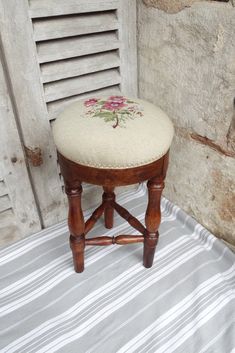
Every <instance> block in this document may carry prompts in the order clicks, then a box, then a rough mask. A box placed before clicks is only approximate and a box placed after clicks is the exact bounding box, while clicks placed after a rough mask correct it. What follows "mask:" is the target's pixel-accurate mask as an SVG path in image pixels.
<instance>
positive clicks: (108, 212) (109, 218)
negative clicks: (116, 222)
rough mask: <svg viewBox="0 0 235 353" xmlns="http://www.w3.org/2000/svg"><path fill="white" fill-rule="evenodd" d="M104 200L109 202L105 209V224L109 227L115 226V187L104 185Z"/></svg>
mask: <svg viewBox="0 0 235 353" xmlns="http://www.w3.org/2000/svg"><path fill="white" fill-rule="evenodd" d="M103 189H104V193H103V201H105V202H106V203H107V204H106V206H105V210H104V224H105V227H106V228H107V229H111V228H113V213H114V209H113V207H112V206H111V202H112V201H115V194H114V187H104V188H103Z"/></svg>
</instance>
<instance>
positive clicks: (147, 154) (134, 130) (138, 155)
mask: <svg viewBox="0 0 235 353" xmlns="http://www.w3.org/2000/svg"><path fill="white" fill-rule="evenodd" d="M173 133H174V129H173V125H172V123H171V121H170V119H169V118H168V116H167V115H166V114H165V113H164V112H163V111H162V110H161V109H160V108H158V107H156V106H154V105H153V104H151V103H148V102H146V101H143V100H140V99H136V98H135V99H132V98H127V97H123V96H110V97H102V98H91V99H87V100H82V101H77V102H75V103H73V104H71V105H69V106H67V107H66V108H65V110H64V111H63V112H62V113H60V114H59V116H58V117H57V119H56V121H55V122H54V123H53V135H54V140H55V144H56V147H57V150H58V151H59V152H60V153H61V154H62V155H63V156H65V157H66V158H67V159H69V160H71V161H73V162H75V163H78V164H81V165H84V166H89V167H95V168H103V169H126V168H132V167H138V166H142V165H145V164H149V163H151V162H154V161H155V160H158V159H159V158H161V157H162V156H164V155H165V154H166V153H167V151H168V149H169V148H170V145H171V142H172V138H173Z"/></svg>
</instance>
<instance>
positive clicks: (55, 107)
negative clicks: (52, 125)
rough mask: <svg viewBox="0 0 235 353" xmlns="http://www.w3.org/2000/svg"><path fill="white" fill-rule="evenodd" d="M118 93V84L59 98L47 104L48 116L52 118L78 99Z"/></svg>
mask: <svg viewBox="0 0 235 353" xmlns="http://www.w3.org/2000/svg"><path fill="white" fill-rule="evenodd" d="M118 94H120V87H119V85H115V86H111V87H107V88H102V89H98V90H95V91H92V92H88V93H83V94H80V95H77V96H73V97H68V98H64V99H60V100H57V101H54V102H50V103H48V104H47V107H48V112H49V118H50V120H53V119H55V118H56V117H57V115H58V114H59V112H60V111H62V110H63V109H64V108H65V107H66V106H67V105H68V104H71V103H73V102H75V101H77V100H79V99H86V98H91V97H100V96H107V95H118Z"/></svg>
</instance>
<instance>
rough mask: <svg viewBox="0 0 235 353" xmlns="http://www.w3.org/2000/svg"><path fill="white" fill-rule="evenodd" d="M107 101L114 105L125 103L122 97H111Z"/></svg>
mask: <svg viewBox="0 0 235 353" xmlns="http://www.w3.org/2000/svg"><path fill="white" fill-rule="evenodd" d="M108 100H109V101H112V102H115V103H124V102H125V101H126V98H125V97H123V96H111V97H109V99H108Z"/></svg>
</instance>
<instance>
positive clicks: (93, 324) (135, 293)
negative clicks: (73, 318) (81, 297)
mask: <svg viewBox="0 0 235 353" xmlns="http://www.w3.org/2000/svg"><path fill="white" fill-rule="evenodd" d="M199 252H200V251H199ZM187 254H188V253H186V254H184V255H187ZM192 255H193V254H192ZM180 260H181V258H180ZM172 264H173V266H172V269H174V265H175V263H172V262H171V264H170V267H171V265H172ZM168 267H169V266H168ZM172 269H171V268H170V270H169V269H168V271H169V272H170V271H171V270H172ZM148 273H149V272H148ZM160 275H161V276H160V277H159V279H160V278H161V277H164V275H165V274H164V270H161V271H160ZM154 277H155V275H152V276H149V277H148V278H147V280H146V281H147V282H149V281H151V279H153V280H154V282H155V281H157V280H159V279H158V278H155V279H154ZM146 281H144V282H143V283H140V284H139V286H140V287H141V290H140V291H139V292H138V291H136V290H137V289H138V286H136V287H135V288H134V290H133V289H131V291H129V292H128V293H127V294H125V295H124V297H126V296H127V297H128V298H127V299H126V302H128V301H129V300H131V299H132V298H133V297H135V296H136V295H137V294H138V293H140V292H141V291H142V290H144V289H143V288H142V285H144V284H145V282H146ZM154 282H152V283H154ZM152 283H149V285H151V284H152ZM132 292H133V293H132ZM130 294H133V295H132V296H130ZM122 298H123V297H122ZM122 298H121V299H122ZM117 302H119V299H117V301H116V302H115V305H116V307H115V308H114V310H117V309H118V307H117ZM124 304H125V303H124ZM124 304H122V303H121V304H120V305H119V307H121V306H122V305H124ZM109 306H111V307H113V304H112V303H111V304H110V305H109ZM104 310H106V309H104ZM111 313H112V311H110V312H109V313H108V315H110V314H111ZM97 315H98V318H97V319H98V320H99V321H101V320H102V319H103V318H105V317H107V316H108V315H105V316H104V317H103V318H102V317H101V316H100V315H101V312H99V313H98V314H97ZM97 315H96V316H94V317H93V318H92V319H90V320H94V318H95V317H97ZM90 320H88V322H89V321H90ZM95 324H96V323H94V322H93V323H92V325H91V327H93V326H95ZM76 326H77V325H76ZM82 326H84V325H81V326H80V329H79V332H80V334H84V333H85V332H87V331H89V330H90V328H89V327H88V326H89V325H87V328H86V329H85V331H84V332H82V331H81V328H82ZM72 340H73V339H72Z"/></svg>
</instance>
